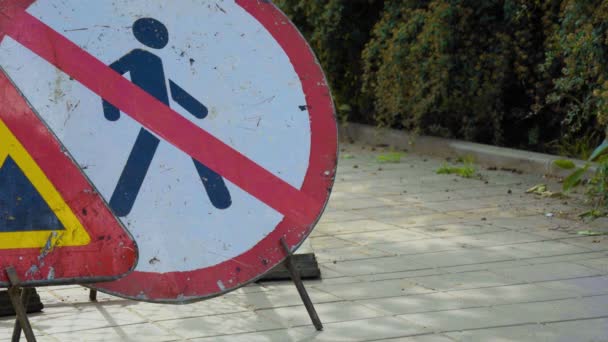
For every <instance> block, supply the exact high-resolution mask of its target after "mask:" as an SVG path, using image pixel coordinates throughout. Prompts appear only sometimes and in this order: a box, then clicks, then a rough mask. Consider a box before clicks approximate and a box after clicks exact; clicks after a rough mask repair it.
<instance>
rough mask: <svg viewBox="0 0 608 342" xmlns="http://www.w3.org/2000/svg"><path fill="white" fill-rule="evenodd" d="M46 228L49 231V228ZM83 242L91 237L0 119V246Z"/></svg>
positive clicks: (1, 247)
mask: <svg viewBox="0 0 608 342" xmlns="http://www.w3.org/2000/svg"><path fill="white" fill-rule="evenodd" d="M49 231H50V232H49ZM49 239H51V241H50V242H51V243H52V245H53V246H55V247H62V246H83V245H86V244H88V243H89V242H90V241H91V239H90V237H89V234H87V232H86V231H85V230H84V228H83V226H82V223H80V221H79V220H78V218H77V217H76V215H74V213H73V212H72V210H71V209H70V207H69V206H68V205H67V204H66V203H65V201H64V200H63V198H62V197H61V195H60V194H59V193H58V192H57V189H55V187H54V186H53V184H52V183H51V182H50V181H49V180H48V178H47V177H46V175H45V174H44V173H43V172H42V170H40V167H39V166H38V165H37V164H36V162H34V160H33V159H32V157H31V156H30V155H29V153H28V152H27V151H26V150H25V148H23V145H22V144H21V143H20V142H19V141H18V140H17V138H16V137H15V136H14V135H13V133H12V132H11V131H10V130H9V129H8V127H6V125H5V124H4V122H3V121H2V120H1V119H0V249H10V248H42V247H44V246H45V245H46V244H47V243H48V242H49Z"/></svg>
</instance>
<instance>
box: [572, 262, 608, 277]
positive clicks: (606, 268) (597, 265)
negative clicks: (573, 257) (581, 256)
mask: <svg viewBox="0 0 608 342" xmlns="http://www.w3.org/2000/svg"><path fill="white" fill-rule="evenodd" d="M574 262H575V263H577V264H579V265H583V266H585V267H589V268H593V269H596V270H598V271H600V272H602V273H603V274H608V258H597V259H587V260H577V261H574Z"/></svg>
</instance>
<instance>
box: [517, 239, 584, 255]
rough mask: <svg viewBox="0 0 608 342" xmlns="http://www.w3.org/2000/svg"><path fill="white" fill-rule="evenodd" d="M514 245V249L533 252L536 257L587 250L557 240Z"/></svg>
mask: <svg viewBox="0 0 608 342" xmlns="http://www.w3.org/2000/svg"><path fill="white" fill-rule="evenodd" d="M514 247H515V248H516V249H519V250H522V251H530V252H533V253H534V254H536V256H538V257H547V256H555V255H564V254H577V253H585V252H589V250H588V249H585V248H581V247H577V246H573V245H569V244H566V243H563V242H557V241H541V242H531V243H522V244H518V245H517V246H514Z"/></svg>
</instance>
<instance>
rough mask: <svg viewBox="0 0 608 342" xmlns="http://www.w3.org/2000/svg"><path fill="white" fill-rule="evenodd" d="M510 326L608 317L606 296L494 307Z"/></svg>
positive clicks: (607, 296) (607, 297)
mask: <svg viewBox="0 0 608 342" xmlns="http://www.w3.org/2000/svg"><path fill="white" fill-rule="evenodd" d="M494 310H497V311H498V312H500V313H501V314H502V315H503V316H506V317H509V318H510V320H511V323H510V324H524V323H543V322H554V321H565V320H574V319H582V318H596V317H602V316H608V295H604V296H593V297H583V298H575V299H563V300H554V301H546V302H535V303H519V304H510V305H500V306H496V307H494Z"/></svg>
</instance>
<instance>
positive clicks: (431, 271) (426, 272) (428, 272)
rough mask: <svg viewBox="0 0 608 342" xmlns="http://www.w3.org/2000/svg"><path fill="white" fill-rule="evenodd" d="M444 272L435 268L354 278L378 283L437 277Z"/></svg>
mask: <svg viewBox="0 0 608 342" xmlns="http://www.w3.org/2000/svg"><path fill="white" fill-rule="evenodd" d="M444 273H446V272H444V271H442V270H440V269H437V268H427V269H423V270H415V271H403V272H388V273H377V274H365V275H358V276H355V277H354V278H355V279H358V280H360V281H378V280H391V279H408V278H416V277H423V276H430V275H439V274H444Z"/></svg>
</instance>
